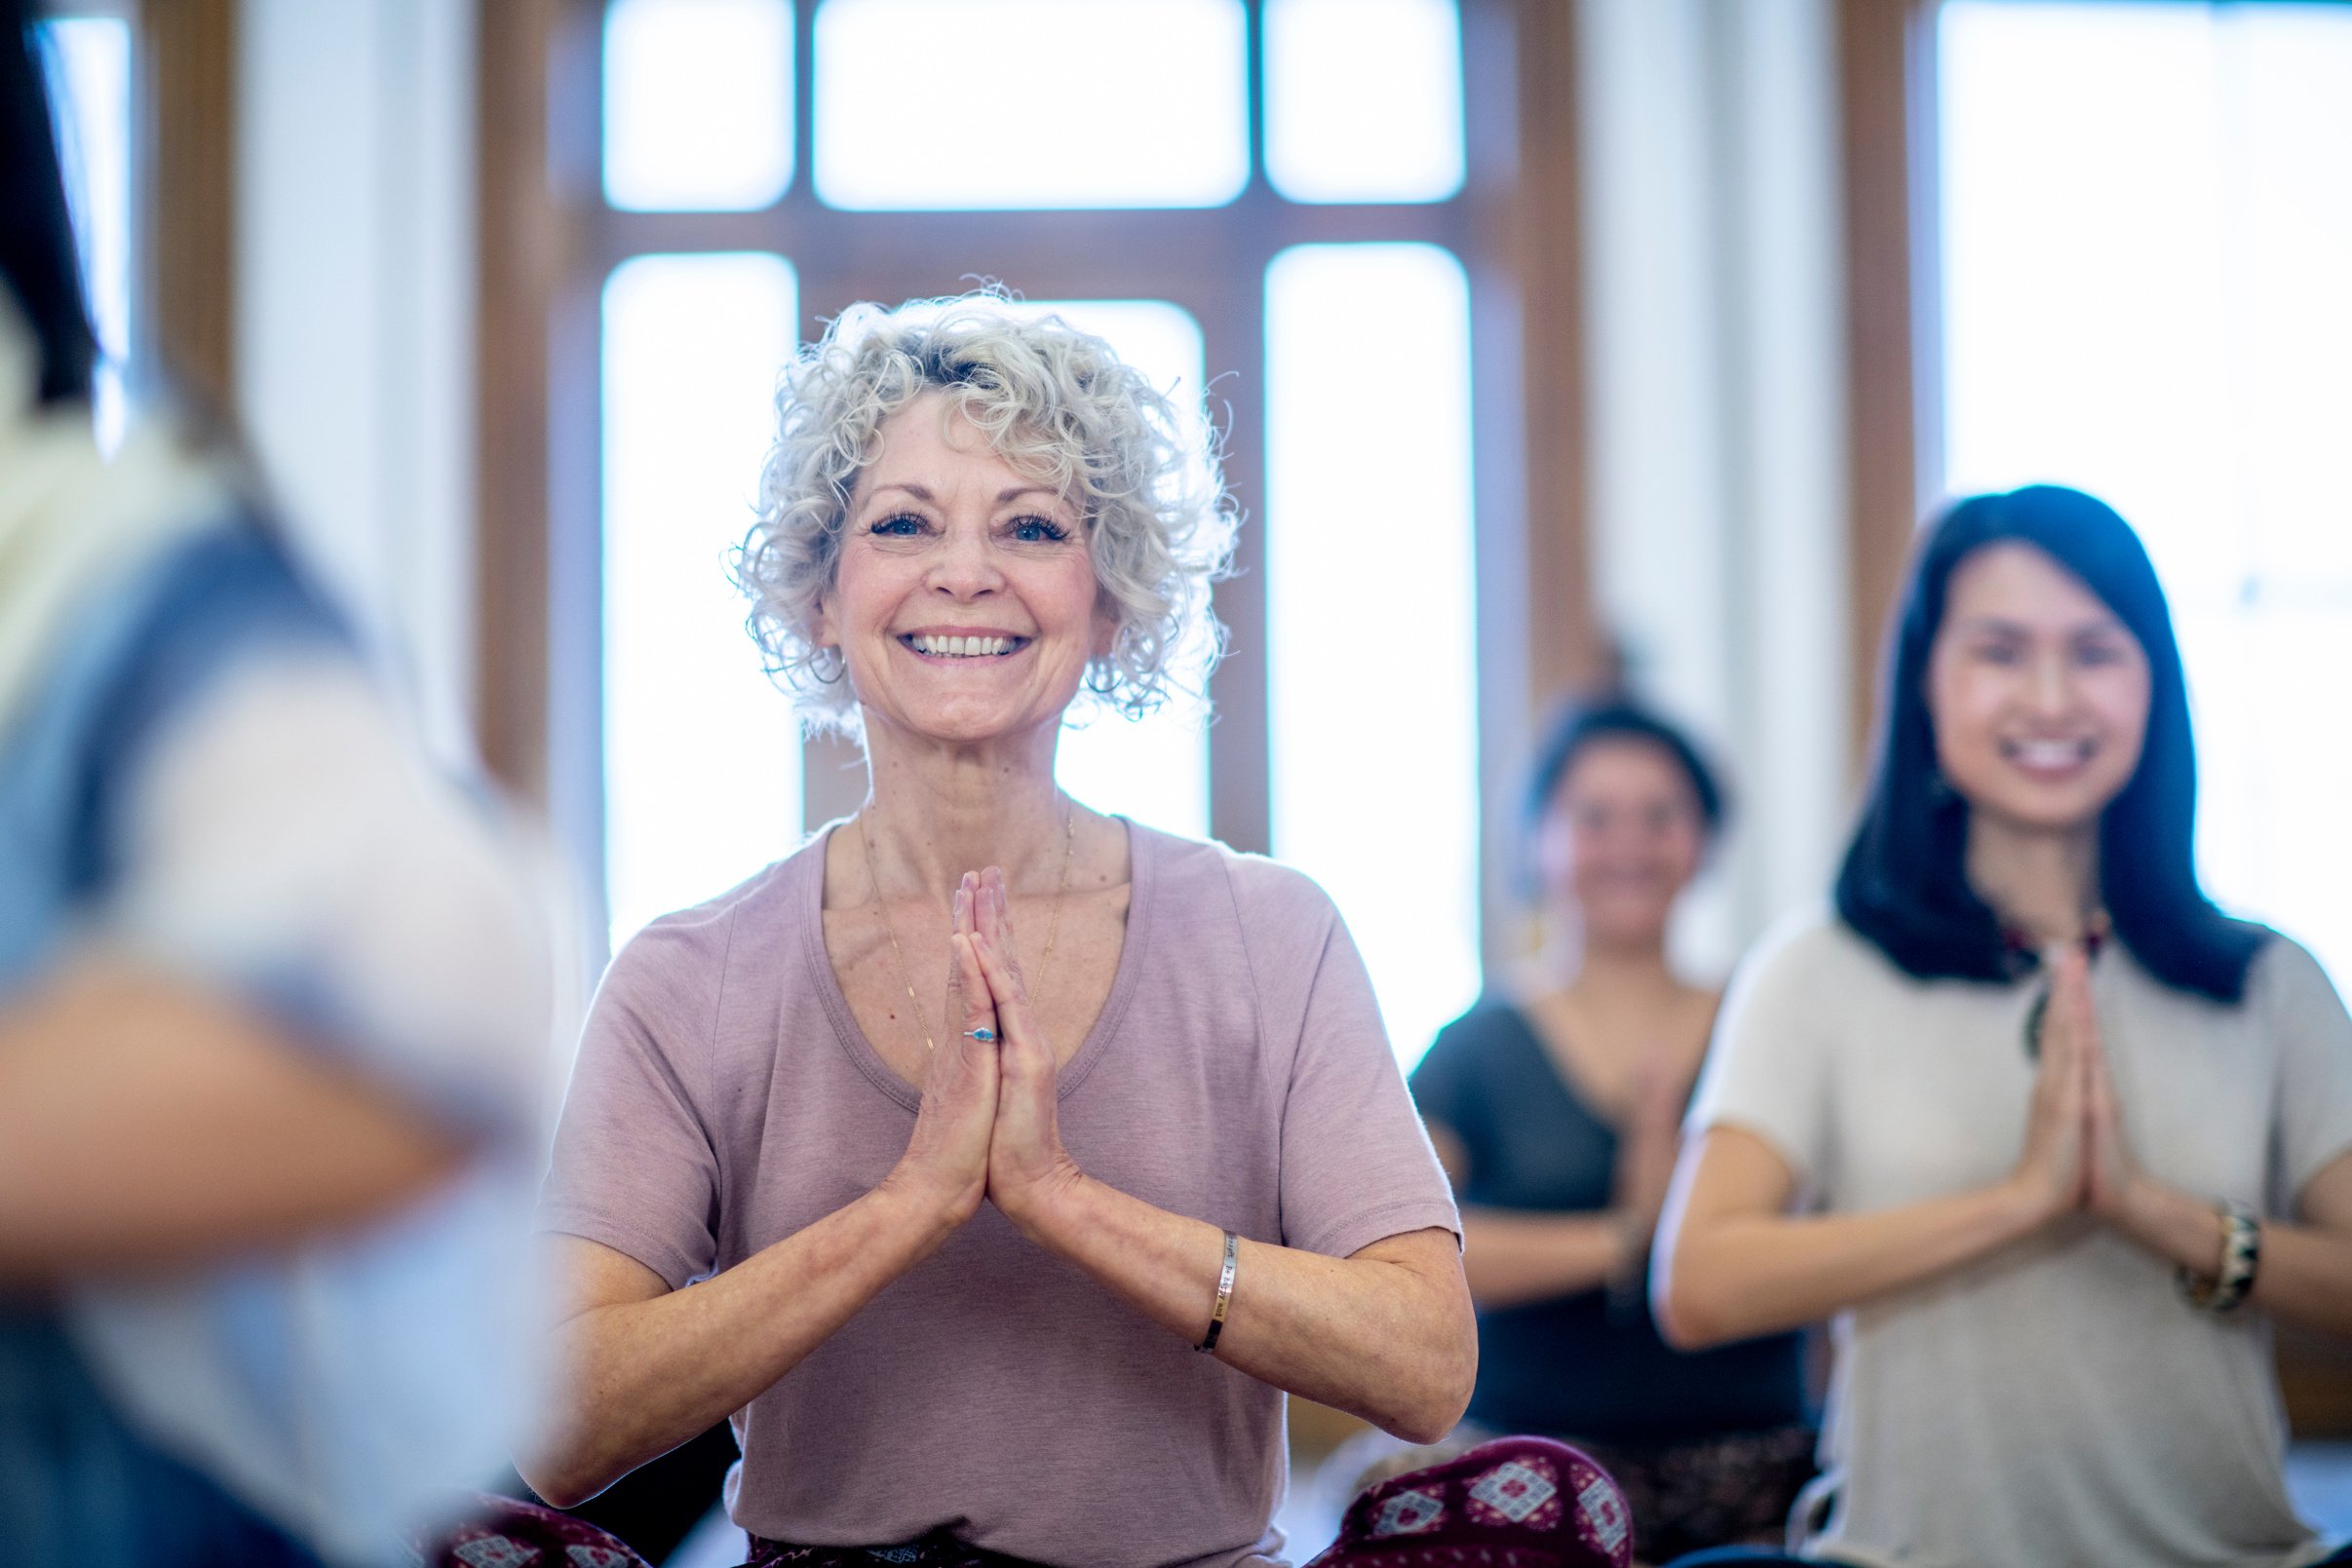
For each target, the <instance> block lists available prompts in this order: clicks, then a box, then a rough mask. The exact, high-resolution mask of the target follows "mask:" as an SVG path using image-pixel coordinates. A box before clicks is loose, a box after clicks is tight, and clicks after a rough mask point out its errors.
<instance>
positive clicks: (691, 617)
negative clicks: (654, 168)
mask: <svg viewBox="0 0 2352 1568" xmlns="http://www.w3.org/2000/svg"><path fill="white" fill-rule="evenodd" d="M798 310H799V301H798V290H797V287H796V284H795V280H794V278H793V275H792V270H791V268H790V266H789V265H787V264H786V263H785V262H784V261H783V260H782V259H780V258H779V257H776V256H771V255H753V254H718V255H695V256H640V257H638V258H637V259H636V260H634V261H629V262H626V263H624V264H623V265H621V266H620V267H618V268H616V269H615V270H614V272H613V274H612V277H611V278H610V279H609V280H608V281H607V282H606V283H605V286H604V366H603V372H604V389H603V390H604V811H605V857H606V871H607V880H606V887H607V890H608V895H609V898H610V899H611V913H612V934H613V943H614V945H615V946H616V947H617V946H618V945H619V944H620V943H621V942H622V941H624V940H626V939H627V938H628V937H629V936H630V935H631V934H632V933H634V932H635V931H636V929H637V928H638V927H639V926H641V925H643V924H644V923H645V922H646V921H647V920H650V919H652V918H653V917H654V916H655V915H658V914H662V913H664V912H666V911H668V910H672V909H677V908H682V907H685V906H686V905H689V904H693V903H697V902H699V901H701V900H702V899H708V898H711V897H712V896H713V895H715V894H718V893H722V892H724V891H726V889H728V888H729V887H731V886H733V885H734V884H735V883H737V882H739V881H741V880H742V879H743V878H745V877H747V876H749V875H751V874H752V872H753V871H756V870H757V869H759V867H760V866H762V865H764V864H766V863H767V862H768V861H770V860H775V859H776V858H777V857H779V856H781V855H784V854H786V853H788V852H790V850H791V848H792V847H793V846H794V845H795V844H797V843H798V842H799V840H800V736H799V731H798V728H797V726H796V725H795V723H794V721H793V716H792V710H791V705H790V702H789V700H788V699H787V698H786V697H785V696H784V694H783V693H781V692H779V691H778V690H777V689H776V688H775V687H774V686H773V685H772V684H770V683H769V681H768V679H767V677H766V674H765V672H764V671H763V670H762V669H761V666H760V656H759V650H758V648H757V647H756V646H755V645H754V644H753V643H752V639H751V637H750V636H749V635H748V634H747V633H746V632H745V631H744V613H745V609H746V606H745V603H744V600H743V598H742V596H741V595H740V594H738V593H736V591H735V589H734V588H733V586H732V585H731V583H730V582H729V580H728V573H727V557H728V553H729V551H731V550H732V549H733V548H734V547H735V546H736V545H737V544H739V543H741V542H742V540H743V537H744V535H745V533H746V532H747V531H748V530H749V529H750V527H751V524H752V507H753V504H754V501H755V499H756V497H757V494H758V488H759V466H760V461H761V459H762V457H763V456H764V455H765V453H766V451H767V446H768V441H769V440H770V438H771V436H772V434H773V429H772V427H773V423H774V406H775V389H776V377H777V373H778V371H779V370H780V369H782V367H783V365H784V363H785V361H786V360H787V359H788V358H789V357H790V354H791V352H792V346H793V337H794V322H795V319H796V317H797V314H798Z"/></svg>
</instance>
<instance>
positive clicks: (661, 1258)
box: [538, 916, 725, 1290]
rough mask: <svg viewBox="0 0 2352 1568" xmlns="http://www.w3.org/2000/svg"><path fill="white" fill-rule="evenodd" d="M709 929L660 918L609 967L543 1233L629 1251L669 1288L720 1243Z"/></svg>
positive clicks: (569, 1105)
mask: <svg viewBox="0 0 2352 1568" xmlns="http://www.w3.org/2000/svg"><path fill="white" fill-rule="evenodd" d="M722 918H725V917H722ZM712 940H713V930H712V928H711V926H710V925H708V924H701V923H694V922H693V921H692V920H691V917H686V916H677V917H673V918H672V919H671V920H669V921H661V922H656V923H655V924H654V925H652V926H649V927H647V928H646V929H645V930H644V931H643V932H641V933H639V934H638V935H637V936H636V938H635V939H633V940H632V941H631V942H630V943H629V945H628V946H626V947H624V948H623V949H622V950H621V952H620V955H619V956H618V957H616V958H615V959H614V960H613V962H612V967H611V968H610V969H608V970H607V971H606V972H605V975H604V982H603V984H602V985H600V986H599V987H598V990H597V999H596V1001H595V1003H594V1004H593V1005H592V1006H591V1007H590V1009H589V1013H588V1024H587V1027H586V1029H585V1030H584V1031H583V1032H582V1034H581V1037H580V1052H579V1056H578V1058H577V1060H576V1061H575V1062H574V1064H573V1067H572V1079H571V1088H570V1090H568V1091H567V1092H566V1093H565V1095H564V1098H563V1114H562V1117H561V1118H560V1120H559V1122H558V1123H557V1127H556V1143H555V1150H554V1154H553V1159H552V1162H551V1164H550V1166H549V1168H548V1175H547V1184H546V1186H545V1188H544V1190H543V1191H542V1193H541V1196H540V1202H539V1215H538V1229H540V1230H541V1231H552V1232H558V1233H560V1234H563V1235H567V1236H579V1237H585V1238H586V1239H587V1240H589V1241H592V1242H597V1243H602V1244H603V1245H605V1246H609V1247H611V1248H613V1249H614V1250H615V1251H618V1252H622V1253H625V1254H627V1255H628V1256H630V1257H632V1258H635V1259H636V1261H637V1262H639V1263H642V1264H643V1265H645V1267H647V1268H649V1269H651V1270H652V1271H653V1272H654V1273H656V1274H658V1275H660V1276H661V1277H662V1279H663V1280H664V1281H666V1282H667V1283H668V1284H669V1286H670V1288H671V1289H673V1290H675V1289H678V1288H679V1287H681V1286H683V1285H685V1284H687V1283H689V1282H690V1281H694V1280H698V1279H700V1278H702V1277H704V1276H705V1275H708V1274H709V1273H710V1272H711V1270H712V1265H713V1260H714V1258H715V1257H716V1255H717V1243H716V1240H715V1238H716V1235H717V1225H718V1194H719V1169H718V1156H717V1153H716V1150H715V1146H714V1144H713V1139H712V1135H711V1130H710V1127H709V1124H708V1122H707V1120H706V1117H705V1114H704V1108H705V1107H706V1106H707V1105H708V1103H709V1100H708V1094H709V1090H710V1082H709V1080H710V1060H711V1049H712V1033H713V1028H714V1026H715V1021H716V1014H717V1008H718V990H719V985H718V981H719V977H720V975H723V974H724V956H723V955H724V943H723V938H721V939H720V941H719V947H720V955H721V956H720V959H719V962H718V963H716V964H713V963H712V961H711V959H710V956H709V948H710V946H711V944H712Z"/></svg>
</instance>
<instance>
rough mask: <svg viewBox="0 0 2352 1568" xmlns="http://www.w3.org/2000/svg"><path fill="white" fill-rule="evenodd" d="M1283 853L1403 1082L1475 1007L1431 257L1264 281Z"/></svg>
mask: <svg viewBox="0 0 2352 1568" xmlns="http://www.w3.org/2000/svg"><path fill="white" fill-rule="evenodd" d="M1266 398H1267V421H1266V424H1267V430H1266V455H1267V488H1266V593H1267V597H1268V605H1267V613H1266V624H1267V629H1268V634H1269V636H1270V638H1271V641H1270V643H1269V647H1268V655H1269V658H1270V660H1271V662H1272V667H1273V668H1272V674H1271V686H1272V690H1271V693H1270V696H1271V701H1272V736H1271V742H1272V767H1273V776H1274V778H1273V786H1274V800H1273V806H1274V812H1273V816H1274V853H1275V854H1276V855H1278V856H1280V857H1281V858H1282V859H1283V860H1288V861H1290V862H1291V863H1292V864H1293V865H1296V866H1298V867H1299V868H1300V869H1301V870H1304V871H1305V872H1307V873H1308V874H1309V875H1311V876H1313V877H1314V878H1315V879H1316V880H1317V881H1319V882H1321V883H1322V884H1323V886H1324V888H1325V889H1326V890H1327V891H1328V892H1329V893H1330V895H1331V897H1332V899H1334V900H1335V901H1336V902H1337V903H1338V905H1339V910H1340V913H1341V914H1343V915H1344V916H1346V918H1347V922H1348V926H1349V928H1350V929H1351V930H1352V931H1353V932H1354V933H1355V937H1356V941H1357V944H1358V945H1359V946H1361V947H1362V948H1363V950H1364V956H1365V961H1366V963H1367V964H1368V965H1369V967H1370V970H1371V975H1372V982H1373V984H1374V985H1375V986H1376V987H1377V988H1378V990H1379V993H1380V1004H1381V1010H1382V1012H1383V1013H1385V1014H1386V1015H1387V1019H1388V1027H1389V1032H1390V1035H1391V1037H1392V1039H1393V1041H1394V1043H1395V1045H1396V1048H1397V1053H1398V1055H1399V1056H1400V1057H1402V1058H1403V1059H1405V1060H1406V1061H1407V1063H1409V1062H1412V1061H1414V1060H1417V1059H1418V1058H1419V1056H1420V1054H1421V1052H1423V1051H1424V1050H1425V1049H1427V1047H1428V1045H1429V1041H1430V1037H1431V1036H1432V1035H1433V1034H1434V1033H1436V1031H1437V1029H1438V1027H1439V1025H1441V1024H1443V1023H1444V1022H1445V1021H1446V1019H1448V1018H1449V1017H1451V1016H1452V1015H1453V1014H1454V1013H1458V1012H1459V1011H1461V1009H1462V1008H1464V1007H1466V1006H1468V1005H1469V1003H1470V1001H1471V999H1472V998H1473V997H1475V996H1476V995H1477V994H1478V988H1479V907H1478V866H1479V792H1478V692H1477V686H1478V668H1477V650H1476V640H1475V634H1474V623H1473V619H1472V616H1473V599H1474V591H1473V586H1472V584H1473V577H1472V570H1473V564H1474V560H1473V554H1472V533H1471V471H1470V294H1469V284H1468V281H1467V280H1466V279H1465V278H1464V276H1463V273H1462V268H1461V264H1460V263H1459V262H1457V261H1456V260H1455V259H1454V258H1453V257H1452V255H1450V254H1449V253H1447V252H1446V251H1445V250H1441V249H1437V248H1436V247H1434V246H1423V245H1353V246H1299V247H1295V248H1293V249H1289V250H1286V251H1284V252H1283V253H1282V254H1280V255H1279V256H1277V257H1275V259H1274V264H1273V265H1272V266H1271V267H1270V268H1269V269H1268V270H1267V274H1266Z"/></svg>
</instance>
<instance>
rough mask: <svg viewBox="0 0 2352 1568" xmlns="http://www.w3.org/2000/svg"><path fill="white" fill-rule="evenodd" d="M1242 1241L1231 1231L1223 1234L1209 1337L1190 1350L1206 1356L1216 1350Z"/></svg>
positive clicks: (1231, 1294)
mask: <svg viewBox="0 0 2352 1568" xmlns="http://www.w3.org/2000/svg"><path fill="white" fill-rule="evenodd" d="M1241 1250H1242V1239H1241V1237H1240V1236H1238V1235H1236V1234H1235V1233H1234V1232H1232V1231H1227V1232H1226V1233H1225V1266H1224V1268H1223V1269H1222V1270H1220V1271H1218V1274H1217V1277H1216V1304H1215V1306H1213V1307H1211V1308H1210V1309H1209V1337H1208V1338H1206V1339H1204V1340H1202V1341H1201V1342H1200V1343H1199V1344H1198V1345H1195V1346H1193V1347H1192V1348H1193V1349H1194V1350H1196V1351H1199V1352H1200V1353H1201V1354H1202V1355H1204V1356H1206V1355H1209V1354H1210V1353H1212V1352H1214V1351H1215V1349H1216V1341H1217V1336H1218V1335H1220V1334H1222V1333H1223V1332H1224V1331H1225V1312H1226V1309H1228V1308H1229V1307H1231V1306H1232V1305H1233V1272H1234V1265H1235V1264H1237V1263H1239V1262H1240V1261H1241Z"/></svg>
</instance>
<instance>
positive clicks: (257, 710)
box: [93, 535, 552, 1148]
mask: <svg viewBox="0 0 2352 1568" xmlns="http://www.w3.org/2000/svg"><path fill="white" fill-rule="evenodd" d="M178 571H179V573H180V575H181V577H183V578H184V581H176V582H174V585H173V588H172V591H171V593H169V594H167V596H166V597H165V598H164V600H163V601H162V603H163V606H164V609H163V612H162V613H163V614H165V616H166V617H167V618H172V619H174V624H173V625H172V626H171V627H170V628H168V629H167V630H165V631H160V632H159V633H158V634H157V635H156V637H155V638H154V640H153V641H152V642H151V643H148V644H145V645H143V646H142V650H141V655H140V657H138V658H137V659H135V661H133V663H132V665H131V667H130V669H128V671H127V672H126V675H125V678H124V680H123V682H122V685H121V688H120V690H119V693H118V697H117V700H116V701H115V702H114V703H113V704H112V705H111V706H110V708H109V711H108V717H107V720H106V722H105V723H104V725H103V726H101V728H100V730H99V732H98V733H96V735H94V737H93V741H94V746H96V753H97V756H98V758H99V764H98V766H99V772H100V773H101V775H102V776H103V777H104V778H105V779H106V782H107V783H106V788H105V790H104V792H103V796H102V800H101V802H100V807H101V810H100V815H101V817H102V819H103V821H104V824H105V825H104V830H103V832H102V834H101V835H100V843H101V844H102V849H103V860H104V861H105V863H106V865H107V867H108V875H107V879H106V881H105V884H104V892H103V898H102V899H101V900H100V901H99V902H98V903H97V905H96V908H94V910H93V914H94V921H93V929H94V935H96V937H98V938H100V939H103V940H107V941H110V942H113V943H115V944H118V945H120V946H122V947H123V948H125V949H126V950H128V951H130V952H132V953H134V954H136V955H138V956H139V957H140V958H141V959H143V960H145V961H148V962H152V963H154V964H156V965H158V966H160V967H163V968H166V969H168V970H170V971H173V972H174V973H178V974H181V975H187V976H190V977H193V978H197V979H200V980H202V981H204V982H205V983H207V984H211V985H214V986H217V987H219V988H222V989H224V990H227V991H230V992H232V993H234V994H236V995H238V996H240V997H242V998H244V999H245V1000H247V1001H248V1002H250V1003H251V1004H253V1005H255V1006H257V1007H258V1008H260V1009H261V1010H262V1011H263V1012H265V1013H268V1014H269V1015H271V1016H273V1017H275V1018H277V1019H279V1020H280V1021H281V1022H283V1023H284V1024H286V1025H287V1026H288V1027H289V1031H290V1032H291V1033H292V1034H293V1035H294V1036H295V1037H296V1038H298V1039H300V1040H303V1041H304V1042H306V1043H309V1044H312V1045H315V1046H317V1047H319V1048H320V1049H322V1050H324V1051H326V1052H329V1053H331V1054H333V1055H334V1056H336V1057H337V1058H338V1059H340V1060H342V1061H343V1062H345V1063H346V1064H348V1065H350V1066H353V1067H355V1068H357V1069H359V1070H361V1071H363V1072H365V1073H366V1074H368V1075H369V1076H370V1077H372V1078H374V1079H376V1080H378V1081H379V1082H383V1083H386V1084H388V1085H389V1086H390V1087H392V1088H393V1089H395V1090H398V1091H400V1092H401V1093H402V1094H403V1095H404V1096H405V1097H406V1098H407V1099H408V1100H409V1101H410V1102H411V1103H412V1104H414V1105H415V1106H417V1107H418V1108H419V1109H421V1110H423V1111H425V1112H426V1113H427V1114H430V1115H433V1116H435V1117H436V1118H437V1119H438V1120H441V1121H443V1123H445V1124H448V1125H451V1126H453V1127H456V1128H460V1129H462V1130H464V1131H466V1132H468V1133H470V1134H475V1135H484V1136H488V1137H490V1138H492V1139H493V1140H495V1141H501V1142H505V1143H507V1144H508V1145H509V1146H511V1147H516V1148H526V1147H527V1148H535V1147H536V1146H537V1143H538V1139H539V1134H540V1113H541V1111H542V1109H543V1107H544V1105H545V1093H546V1090H545V1085H546V1074H547V1059H548V1049H549V1046H550V1044H551V1032H552V1031H551V1023H550V1012H551V1007H550V993H551V985H550V962H551V960H550V952H549V948H550V940H549V937H550V932H549V926H550V921H549V917H548V913H547V909H546V905H545V901H544V900H543V899H542V898H541V895H542V893H543V892H544V883H543V879H542V878H541V877H540V876H539V875H538V874H537V873H536V872H535V871H534V869H533V868H532V866H531V865H530V863H529V860H528V859H527V855H526V853H525V849H524V845H523V843H522V840H521V835H520V834H518V833H517V832H515V831H514V830H513V829H512V827H511V826H510V825H509V824H507V823H505V822H501V821H500V820H499V819H498V818H497V816H496V815H495V814H494V812H492V811H491V810H488V809H485V807H484V805H483V804H482V802H481V801H479V800H477V799H474V798H471V797H469V796H468V795H467V794H466V793H465V792H464V791H462V790H461V789H460V788H458V787H457V786H455V785H454V784H452V783H451V782H450V781H449V780H448V779H446V778H445V777H444V776H443V774H442V772H441V771H440V770H439V769H438V768H437V767H435V766H434V765H433V764H432V763H431V762H429V761H428V759H427V758H426V757H425V755H424V752H423V748H422V747H421V746H419V745H418V744H417V743H416V742H415V740H414V738H413V736H412V735H411V734H410V733H409V731H408V728H407V726H406V725H405V722H404V721H403V719H402V717H401V715H400V714H399V713H398V711H397V710H396V709H395V708H394V707H393V706H392V704H391V703H389V702H388V701H387V700H386V698H385V697H384V695H383V693H382V691H381V690H380V688H379V686H378V683H377V682H376V681H375V680H374V679H373V678H372V677H371V676H370V673H369V671H368V670H367V669H366V667H365V666H364V665H363V664H362V663H361V662H360V660H359V659H358V657H357V656H356V654H355V653H354V652H353V651H352V650H351V649H350V648H349V647H348V646H346V645H344V644H343V643H341V642H338V641H337V640H336V639H335V638H334V637H333V636H332V635H331V634H330V633H331V630H332V627H331V622H330V621H329V620H328V612H327V611H326V610H325V609H323V608H321V607H319V606H318V605H317V604H316V603H315V601H313V600H312V599H311V598H309V597H308V596H306V593H305V591H304V590H302V589H301V587H300V586H299V584H298V583H297V581H296V580H295V578H294V576H293V575H292V572H291V569H290V567H289V566H287V565H286V564H285V563H284V562H283V561H282V560H280V559H279V558H278V557H277V556H276V555H274V554H273V553H272V552H271V551H270V550H269V549H268V548H267V546H266V543H265V542H261V541H257V540H253V539H250V538H245V537H243V536H240V535H229V536H227V537H225V538H224V539H223V540H220V541H216V542H208V544H207V545H206V547H205V548H204V549H203V550H201V551H197V552H192V553H191V554H190V555H189V556H188V557H187V558H186V560H185V561H184V562H182V563H181V565H180V566H179V568H178Z"/></svg>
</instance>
